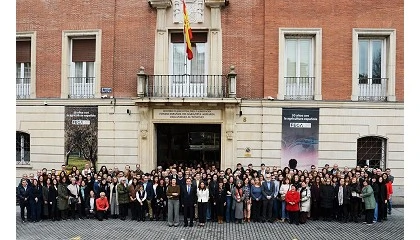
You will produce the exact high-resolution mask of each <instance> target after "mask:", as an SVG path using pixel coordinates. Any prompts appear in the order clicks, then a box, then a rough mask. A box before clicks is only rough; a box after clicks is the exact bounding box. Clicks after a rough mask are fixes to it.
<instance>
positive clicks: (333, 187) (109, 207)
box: [16, 163, 393, 227]
mask: <svg viewBox="0 0 420 240" xmlns="http://www.w3.org/2000/svg"><path fill="white" fill-rule="evenodd" d="M392 183H393V176H392V175H391V174H390V169H388V168H387V169H386V170H385V171H384V172H383V171H382V170H381V169H379V168H373V169H372V168H369V167H368V166H364V168H362V167H361V166H356V167H355V168H353V169H349V168H348V167H344V168H343V169H339V168H338V165H337V164H334V166H333V168H330V167H329V166H328V164H326V165H325V167H323V168H322V169H318V168H316V167H315V166H312V167H311V170H297V169H295V167H293V166H290V164H289V167H285V168H284V169H277V167H272V168H269V167H266V166H265V165H264V164H261V168H260V169H259V170H254V169H253V166H252V164H249V165H248V167H247V168H246V169H245V168H244V167H242V165H241V164H240V163H238V164H237V167H236V169H235V170H232V169H231V168H228V169H226V170H225V171H223V170H219V169H217V168H216V166H215V165H211V166H208V165H205V166H203V167H201V166H200V164H198V165H197V166H195V167H191V166H184V165H182V164H180V165H178V166H177V165H175V164H174V165H173V166H170V167H169V168H167V169H163V168H162V167H160V166H159V167H158V168H157V169H155V170H152V171H151V172H150V173H144V172H143V171H142V170H141V169H140V165H138V164H137V165H136V169H135V170H131V169H130V166H128V165H127V166H126V167H125V169H124V170H119V169H118V168H117V167H114V168H110V169H108V168H107V167H106V166H102V167H101V168H100V169H99V171H95V169H94V168H91V167H89V165H88V164H86V166H85V168H84V169H82V170H80V169H77V167H75V166H73V168H72V170H71V171H67V170H66V165H62V169H61V171H56V170H55V169H52V170H51V171H50V172H48V170H47V169H45V168H44V169H42V170H39V171H38V172H37V173H36V175H35V174H33V173H31V174H29V177H28V175H27V174H24V175H23V177H22V180H21V181H20V183H19V186H18V187H17V193H16V195H17V198H18V201H19V204H20V208H21V220H22V222H25V221H32V222H38V221H42V220H51V221H59V220H67V219H86V218H88V219H92V218H95V219H98V220H100V221H102V220H103V219H108V218H120V219H121V220H126V219H127V218H130V217H131V220H136V221H145V220H147V221H167V224H168V225H169V226H170V227H172V226H174V227H176V226H179V224H180V220H179V218H180V214H182V215H183V218H184V219H183V220H184V226H185V227H187V226H190V227H192V226H193V224H194V221H196V222H198V226H204V225H205V223H206V222H209V221H213V222H216V221H217V222H218V223H220V224H222V223H224V222H226V223H229V222H235V223H249V222H251V221H252V222H271V223H274V222H288V223H290V224H297V225H298V224H303V223H305V222H306V221H307V220H308V219H311V220H319V219H321V220H324V221H339V222H343V223H346V222H348V221H353V222H359V221H361V222H364V223H366V224H368V225H370V224H372V223H373V222H381V221H384V220H387V215H389V214H391V210H392V203H391V196H392ZM25 210H26V216H27V217H26V218H25ZM129 212H130V213H129Z"/></svg>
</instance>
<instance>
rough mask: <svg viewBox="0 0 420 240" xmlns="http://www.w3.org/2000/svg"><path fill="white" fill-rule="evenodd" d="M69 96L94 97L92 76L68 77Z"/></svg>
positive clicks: (93, 79)
mask: <svg viewBox="0 0 420 240" xmlns="http://www.w3.org/2000/svg"><path fill="white" fill-rule="evenodd" d="M68 79H69V98H94V97H95V78H94V77H69V78H68Z"/></svg>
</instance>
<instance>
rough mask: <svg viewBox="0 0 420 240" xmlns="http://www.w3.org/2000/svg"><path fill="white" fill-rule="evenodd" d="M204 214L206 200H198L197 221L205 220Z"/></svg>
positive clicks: (202, 221)
mask: <svg viewBox="0 0 420 240" xmlns="http://www.w3.org/2000/svg"><path fill="white" fill-rule="evenodd" d="M206 214H207V203H206V202H199V203H198V221H199V223H205V222H206Z"/></svg>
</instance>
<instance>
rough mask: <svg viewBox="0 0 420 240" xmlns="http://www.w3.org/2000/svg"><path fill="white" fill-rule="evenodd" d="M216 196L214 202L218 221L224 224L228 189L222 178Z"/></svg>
mask: <svg viewBox="0 0 420 240" xmlns="http://www.w3.org/2000/svg"><path fill="white" fill-rule="evenodd" d="M215 198H216V199H215V202H214V204H216V210H217V211H216V212H217V222H218V223H219V224H222V223H223V215H224V213H225V211H224V210H225V206H226V189H225V188H224V183H223V180H221V179H220V180H219V186H218V188H217V191H216V196H215Z"/></svg>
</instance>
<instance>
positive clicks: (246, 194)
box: [242, 177, 251, 222]
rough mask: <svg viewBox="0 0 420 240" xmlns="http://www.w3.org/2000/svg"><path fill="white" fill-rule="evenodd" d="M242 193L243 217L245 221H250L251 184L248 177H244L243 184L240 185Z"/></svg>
mask: <svg viewBox="0 0 420 240" xmlns="http://www.w3.org/2000/svg"><path fill="white" fill-rule="evenodd" d="M242 189H243V193H244V218H245V222H250V219H251V185H250V184H249V178H247V177H245V178H244V186H243V187H242Z"/></svg>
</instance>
